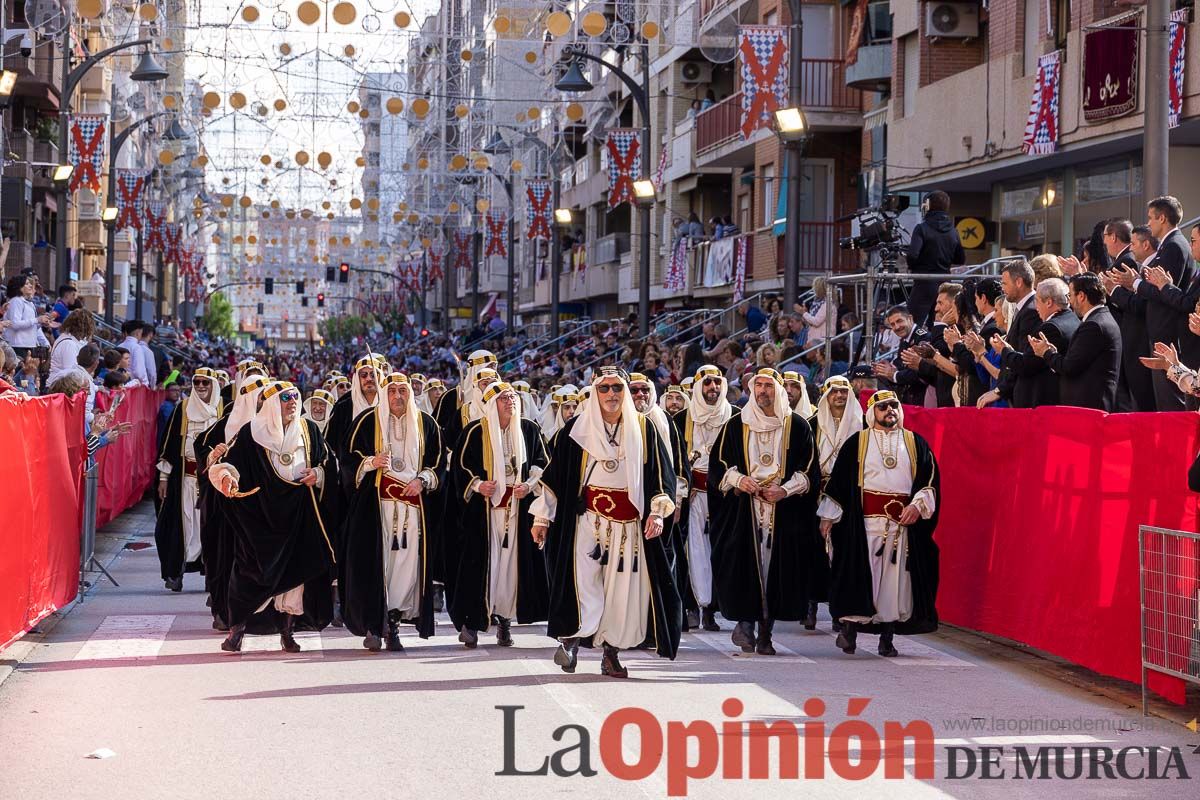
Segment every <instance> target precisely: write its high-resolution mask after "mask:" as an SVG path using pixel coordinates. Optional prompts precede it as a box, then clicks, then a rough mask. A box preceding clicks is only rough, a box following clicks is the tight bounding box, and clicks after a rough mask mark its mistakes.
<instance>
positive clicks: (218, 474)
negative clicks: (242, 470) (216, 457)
mask: <svg viewBox="0 0 1200 800" xmlns="http://www.w3.org/2000/svg"><path fill="white" fill-rule="evenodd" d="M226 477H230V478H233V480H234V482H235V483H237V482H240V481H241V477H242V476H241V475H239V474H238V471H237V468H236V467H234V466H233V465H232V464H226V463H224V462H222V463H220V464H213V465H212V466H211V467H210V468H209V470H208V479H209V480H210V481H212V485H213V486H215V487H217V490H218V491H220V489H221V483H222V482H223V481H224V480H225V478H226Z"/></svg>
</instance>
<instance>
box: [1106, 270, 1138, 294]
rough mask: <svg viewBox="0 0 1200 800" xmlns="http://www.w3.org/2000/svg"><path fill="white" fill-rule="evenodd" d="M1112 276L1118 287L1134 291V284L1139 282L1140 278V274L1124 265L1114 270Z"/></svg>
mask: <svg viewBox="0 0 1200 800" xmlns="http://www.w3.org/2000/svg"><path fill="white" fill-rule="evenodd" d="M1110 274H1111V275H1112V276H1113V280H1114V281H1116V282H1117V285H1118V286H1124V287H1125V288H1126V289H1132V288H1133V282H1134V281H1135V280H1137V277H1138V274H1137V272H1136V271H1135V270H1133V269H1130V268H1129V267H1127V266H1125V265H1124V264H1121V265H1120V266H1118V267H1116V268H1114V269H1113V270H1112V271H1111V272H1110Z"/></svg>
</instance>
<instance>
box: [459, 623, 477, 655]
mask: <svg viewBox="0 0 1200 800" xmlns="http://www.w3.org/2000/svg"><path fill="white" fill-rule="evenodd" d="M458 640H459V641H460V642H462V643H463V646H464V647H466V648H467V649H468V650H474V649H475V645H477V644H479V634H477V633H475V631H473V630H471V629H470V628H468V627H467V626H466V625H464V626H463V629H462V630H461V631H459V632H458Z"/></svg>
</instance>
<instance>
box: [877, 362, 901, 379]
mask: <svg viewBox="0 0 1200 800" xmlns="http://www.w3.org/2000/svg"><path fill="white" fill-rule="evenodd" d="M875 377H877V378H884V379H886V380H889V381H890V380H895V378H896V365H895V364H889V363H888V362H886V361H878V362H876V363H875Z"/></svg>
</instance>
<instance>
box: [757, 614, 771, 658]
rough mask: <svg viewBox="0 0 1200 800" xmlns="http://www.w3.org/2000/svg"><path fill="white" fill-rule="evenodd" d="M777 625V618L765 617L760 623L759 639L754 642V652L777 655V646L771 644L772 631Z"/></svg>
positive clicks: (763, 654)
mask: <svg viewBox="0 0 1200 800" xmlns="http://www.w3.org/2000/svg"><path fill="white" fill-rule="evenodd" d="M774 627H775V620H770V619H764V620H763V621H762V622H760V623H759V625H758V640H757V641H756V642H755V643H754V652H756V653H758V654H759V655H760V656H773V655H775V647H774V645H772V644H771V631H772V629H774Z"/></svg>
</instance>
